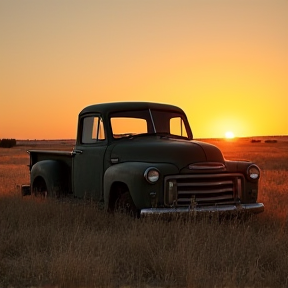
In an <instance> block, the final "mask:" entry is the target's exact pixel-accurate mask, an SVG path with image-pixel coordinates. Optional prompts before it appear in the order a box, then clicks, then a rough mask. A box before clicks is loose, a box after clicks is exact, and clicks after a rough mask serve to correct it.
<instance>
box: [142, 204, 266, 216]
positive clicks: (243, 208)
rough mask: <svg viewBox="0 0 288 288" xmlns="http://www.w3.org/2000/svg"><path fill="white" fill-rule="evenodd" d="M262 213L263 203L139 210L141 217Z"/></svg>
mask: <svg viewBox="0 0 288 288" xmlns="http://www.w3.org/2000/svg"><path fill="white" fill-rule="evenodd" d="M263 211H264V204H263V203H252V204H235V205H221V206H220V205H218V206H205V207H195V208H191V207H178V208H176V207H175V208H146V209H141V212H140V214H141V215H142V216H145V215H152V214H156V215H157V214H174V213H197V214H198V213H217V212H219V213H226V212H227V213H230V212H231V213H233V212H234V213H235V212H249V213H252V214H257V213H261V212H263Z"/></svg>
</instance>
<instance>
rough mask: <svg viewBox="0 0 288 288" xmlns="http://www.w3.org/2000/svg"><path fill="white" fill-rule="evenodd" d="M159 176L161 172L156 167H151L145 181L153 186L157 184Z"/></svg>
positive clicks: (145, 174) (146, 172)
mask: <svg viewBox="0 0 288 288" xmlns="http://www.w3.org/2000/svg"><path fill="white" fill-rule="evenodd" d="M159 176H160V173H159V171H158V170H157V169H156V168H154V167H149V168H147V169H146V171H145V172H144V177H145V179H146V180H147V181H148V182H149V183H151V184H153V183H156V182H157V181H158V180H159Z"/></svg>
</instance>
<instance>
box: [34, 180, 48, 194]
mask: <svg viewBox="0 0 288 288" xmlns="http://www.w3.org/2000/svg"><path fill="white" fill-rule="evenodd" d="M37 191H38V192H44V191H47V185H46V182H45V180H44V178H43V177H41V176H37V177H36V178H35V179H34V181H33V185H32V192H37Z"/></svg>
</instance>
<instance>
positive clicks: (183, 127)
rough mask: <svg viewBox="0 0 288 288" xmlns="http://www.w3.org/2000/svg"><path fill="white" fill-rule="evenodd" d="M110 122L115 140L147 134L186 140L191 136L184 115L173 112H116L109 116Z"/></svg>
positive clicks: (148, 110)
mask: <svg viewBox="0 0 288 288" xmlns="http://www.w3.org/2000/svg"><path fill="white" fill-rule="evenodd" d="M110 120H111V127H112V133H113V137H114V138H115V139H119V138H123V137H132V136H137V135H147V134H149V135H151V134H157V135H159V134H164V135H166V136H169V137H173V136H174V137H177V138H179V137H181V138H185V139H188V138H189V135H191V133H190V130H189V124H188V122H187V119H186V117H185V115H183V114H181V113H178V112H173V111H172V112H171V111H164V110H150V109H147V110H137V111H125V112H116V113H112V114H111V115H110ZM190 138H191V136H190ZM190 138H189V139H190Z"/></svg>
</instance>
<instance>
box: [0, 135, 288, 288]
mask: <svg viewBox="0 0 288 288" xmlns="http://www.w3.org/2000/svg"><path fill="white" fill-rule="evenodd" d="M243 141H244V140H238V141H237V142H236V143H235V144H234V145H233V146H232V145H230V144H227V146H225V143H222V142H221V144H220V145H223V147H222V149H223V151H224V155H225V153H226V155H227V154H228V153H230V156H231V155H232V154H233V153H234V154H233V155H234V156H237V155H236V154H237V153H238V156H239V158H243V157H241V156H242V154H243V152H242V154H241V147H242V149H244V148H245V149H246V150H244V151H247V152H246V153H250V152H249V147H250V146H249V145H248V143H246V142H243ZM220 145H218V146H220ZM250 145H255V144H250ZM276 145H278V148H277V147H276V146H275V147H274V148H273V147H272V148H273V149H275V151H274V152H275V153H274V152H273V153H271V154H269V155H268V156H267V151H266V152H263V151H262V150H261V147H263V148H265V149H266V148H267V147H265V146H264V144H263V146H259V147H258V148H257V153H258V154H259V155H261V153H263V154H262V158H265V161H264V162H265V163H264V162H263V164H264V166H263V167H261V168H262V170H263V173H262V174H263V175H262V178H261V185H260V186H261V187H260V189H261V192H260V201H263V202H264V203H265V207H266V210H265V212H264V213H262V214H260V215H257V216H256V217H252V218H249V219H246V220H245V221H240V220H236V219H230V220H229V219H226V220H225V219H223V220H222V221H219V220H217V219H207V218H200V219H195V218H193V217H191V218H186V219H184V218H178V219H169V220H166V219H155V218H145V219H141V220H134V219H131V218H130V217H127V216H125V215H121V214H115V215H109V214H107V213H105V212H104V211H102V210H101V209H100V208H99V207H98V206H97V203H93V202H90V203H87V202H84V201H77V202H76V201H75V202H71V201H56V200H53V199H51V200H48V201H47V200H45V201H42V200H39V199H35V198H33V197H26V198H21V197H20V195H19V194H18V193H16V188H15V185H16V184H17V183H18V184H19V183H23V182H25V181H24V180H27V179H28V178H29V177H28V176H29V175H28V176H27V175H26V174H28V170H27V167H25V165H26V164H28V163H25V162H26V161H27V160H28V158H27V156H26V155H25V152H24V147H23V149H22V148H21V149H22V152H21V151H20V150H21V149H20V150H19V151H18V150H14V149H16V148H13V149H10V150H9V151H8V149H7V151H6V152H3V151H2V150H0V176H1V182H0V183H1V184H0V287H44V286H46V287H51V286H52V287H151V286H153V287H287V286H288V273H287V267H288V230H287V229H288V217H287V212H286V211H287V208H286V205H287V203H288V196H287V195H288V193H287V192H288V191H287V190H288V186H287V183H288V182H287V180H288V169H287V167H286V165H287V164H285V163H286V162H287V159H288V148H286V149H282V148H283V147H284V148H285V147H287V146H285V145H281V143H280V144H279V143H277V144H276ZM224 146H225V147H226V148H225V147H224ZM25 148H26V147H25ZM228 148H229V149H228ZM272 148H271V149H272ZM225 149H227V150H225ZM233 149H234V152H233ZM250 149H251V150H252V149H255V148H254V146H251V147H250ZM277 149H279V150H278V152H277ZM17 151H18V152H17ZM229 151H230V152H229ZM1 153H2V154H1ZM5 153H6V154H7V153H8V156H9V157H8V158H7V157H6V158H5V157H4V154H5ZM9 153H10V154H9ZM244 154H245V153H244ZM258 154H257V155H258ZM279 154H281V155H282V157H283V158H282V161H277V162H278V164H277V165H276V164H275V161H274V156H275V157H279ZM23 155H25V156H23ZM226 155H225V156H226ZM244 156H245V155H244ZM251 156H253V153H252V154H251ZM1 157H2V158H1ZM3 157H4V158H5V159H4V158H3ZM21 157H22V158H21ZM257 157H258V156H257ZM226 158H228V156H227V157H226ZM244 158H245V157H244ZM250 158H251V159H252V160H253V157H250ZM259 158H261V157H260V156H259ZM1 159H2V160H1ZM17 159H18V160H17ZM24 159H25V161H24ZM14 165H16V166H17V167H18V168H19V169H18V170H16V169H11V167H14ZM281 167H282V168H281ZM272 168H273V169H272ZM2 180H3V181H2Z"/></svg>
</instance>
